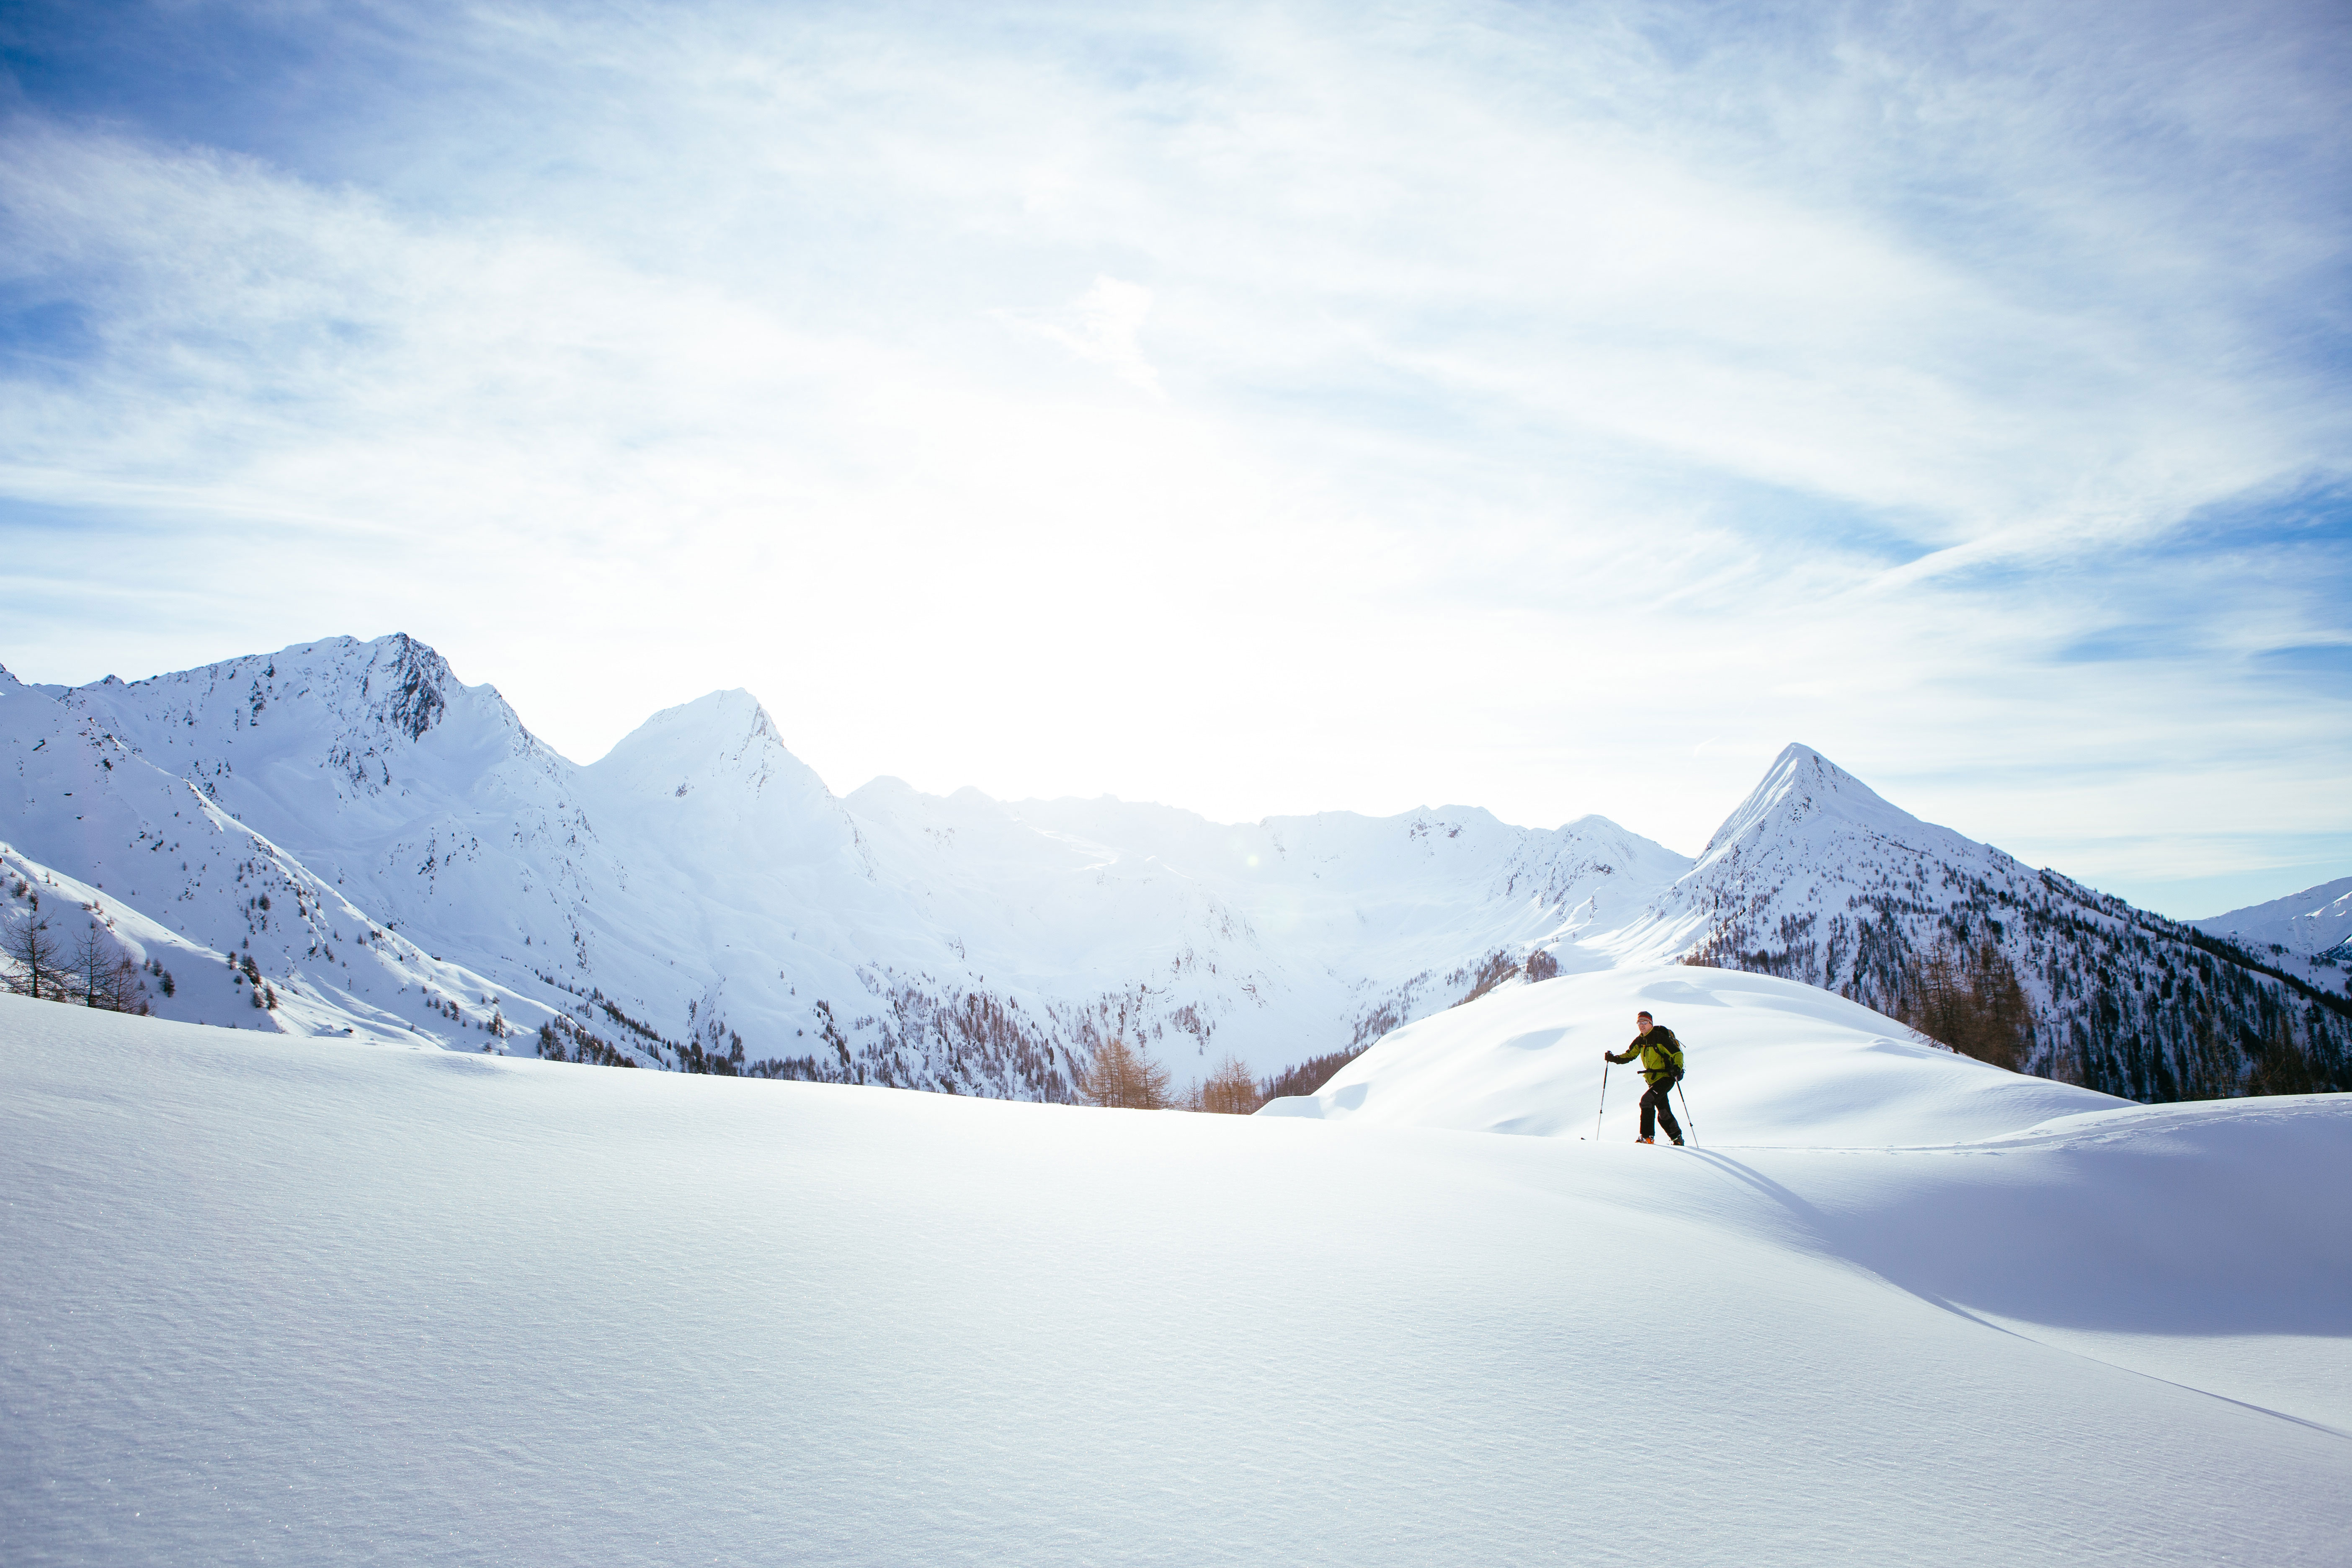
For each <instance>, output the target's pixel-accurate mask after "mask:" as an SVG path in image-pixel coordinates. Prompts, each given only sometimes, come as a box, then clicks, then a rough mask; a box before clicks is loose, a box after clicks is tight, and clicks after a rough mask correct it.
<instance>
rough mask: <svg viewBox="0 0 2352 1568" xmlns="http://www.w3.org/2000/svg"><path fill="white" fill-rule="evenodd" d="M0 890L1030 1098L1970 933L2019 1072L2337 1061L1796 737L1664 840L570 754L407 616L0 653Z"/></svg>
mask: <svg viewBox="0 0 2352 1568" xmlns="http://www.w3.org/2000/svg"><path fill="white" fill-rule="evenodd" d="M0 747H5V753H6V755H7V757H8V759H9V761H10V763H11V764H12V766H11V768H10V770H9V783H8V784H6V785H5V789H6V790H7V791H8V793H7V794H5V795H0V869H5V873H6V876H5V880H0V908H13V909H15V910H16V911H18V912H19V913H20V914H21V915H23V916H25V917H26V918H33V919H47V920H48V921H51V922H52V924H53V925H54V926H56V927H57V928H58V930H59V931H66V929H67V928H68V927H74V926H76V925H77V922H79V924H80V925H81V926H85V927H86V926H87V924H88V923H89V921H93V920H94V921H97V922H98V923H99V924H100V927H101V928H102V929H103V930H104V931H106V932H107V933H108V940H109V941H110V942H111V943H112V944H113V945H114V947H115V948H116V949H118V950H119V951H120V952H121V953H123V954H124V955H125V956H126V957H127V958H129V959H130V960H131V961H132V962H133V963H136V964H137V965H138V966H139V973H140V974H141V983H142V984H144V985H145V986H146V987H147V997H146V1000H147V1003H148V1005H150V1006H151V1007H152V1010H153V1011H155V1012H157V1013H159V1014H161V1015H163V1016H169V1017H174V1018H180V1019H184V1020H189V1021H195V1022H211V1023H227V1024H242V1025H244V1026H248V1027H251V1026H260V1027H268V1028H275V1029H278V1030H279V1031H283V1032H291V1033H296V1034H321V1033H332V1034H339V1035H350V1036H354V1037H379V1038H394V1037H397V1038H410V1039H416V1040H422V1041H430V1042H435V1043H438V1044H440V1045H443V1046H446V1047H452V1048H457V1049H466V1050H491V1051H505V1052H513V1051H518V1050H520V1051H531V1052H536V1053H538V1054H541V1055H561V1056H562V1057H564V1058H566V1059H570V1060H582V1061H599V1062H604V1063H607V1064H611V1065H622V1064H626V1065H632V1066H639V1067H646V1068H671V1069H683V1070H688V1071H718V1072H729V1073H741V1074H758V1075H763V1076H768V1077H784V1078H799V1079H822V1080H829V1081H851V1082H863V1083H870V1084H881V1085H892V1086H899V1087H908V1088H919V1089H934V1090H940V1091H944V1092H951V1093H966V1094H978V1095H983V1096H991V1097H997V1098H1011V1099H1029V1100H1063V1099H1067V1098H1068V1097H1069V1096H1070V1094H1071V1092H1072V1077H1073V1073H1074V1070H1075V1068H1076V1064H1077V1063H1078V1062H1079V1061H1080V1060H1081V1059H1082V1058H1084V1057H1085V1055H1086V1053H1087V1052H1088V1051H1089V1050H1090V1049H1091V1048H1093V1047H1096V1046H1097V1045H1098V1044H1100V1043H1101V1042H1102V1041H1104V1040H1106V1039H1108V1038H1111V1037H1120V1038H1124V1039H1127V1040H1129V1041H1130V1042H1131V1043H1136V1044H1139V1045H1141V1046H1142V1047H1145V1048H1146V1049H1147V1050H1149V1051H1150V1052H1151V1053H1152V1054H1154V1055H1156V1056H1158V1057H1160V1058H1162V1059H1163V1060H1166V1061H1167V1062H1169V1063H1170V1065H1171V1067H1172V1068H1173V1069H1174V1071H1175V1073H1176V1076H1177V1077H1178V1079H1180V1080H1181V1079H1184V1078H1186V1077H1188V1076H1189V1077H1199V1076H1201V1075H1202V1074H1204V1073H1205V1072H1207V1071H1208V1070H1209V1069H1210V1068H1212V1067H1213V1066H1214V1065H1215V1064H1216V1063H1217V1062H1219V1061H1221V1060H1223V1058H1227V1057H1232V1058H1237V1059H1239V1060H1240V1061H1241V1062H1242V1063H1244V1065H1245V1066H1246V1067H1247V1068H1249V1069H1250V1070H1251V1071H1252V1072H1253V1073H1254V1074H1257V1075H1261V1076H1265V1077H1268V1078H1272V1077H1274V1076H1275V1075H1277V1074H1280V1073H1281V1072H1282V1071H1283V1069H1285V1068H1290V1067H1292V1066H1293V1065H1294V1064H1298V1063H1302V1062H1308V1061H1316V1060H1336V1058H1345V1057H1347V1056H1349V1055H1350V1054H1352V1053H1353V1052H1355V1051H1358V1050H1360V1049H1361V1048H1362V1047H1365V1046H1367V1045H1369V1044H1370V1042H1371V1041H1373V1040H1374V1039H1377V1038H1379V1037H1381V1035H1383V1034H1385V1033H1387V1032H1389V1031H1390V1030H1391V1029H1394V1028H1396V1027H1398V1026H1402V1025H1404V1024H1407V1023H1410V1022H1412V1020H1414V1019H1417V1018H1421V1017H1425V1016H1429V1015H1430V1014H1432V1013H1434V1012H1437V1011H1440V1010H1442V1009H1444V1008H1446V1007H1449V1006H1452V1005H1456V1004H1458V1003H1460V1002H1462V1001H1464V1000H1465V999H1468V998H1470V997H1474V996H1476V995H1479V994H1484V993H1486V992H1488V991H1491V990H1493V989H1495V988H1496V987H1497V986H1500V985H1505V984H1524V983H1527V982H1528V981H1531V980H1540V979H1543V978H1547V977H1549V976H1550V975H1552V974H1555V973H1578V972H1589V971H1592V970H1597V969H1604V968H1613V967H1619V966H1623V965H1629V964H1650V963H1662V962H1670V961H1675V960H1680V961H1683V962H1685V963H1701V964H1713V965H1717V966H1719V967H1726V968H1734V969H1743V970H1749V971H1754V972H1758V973H1769V974H1775V975H1780V976H1782V977H1784V978H1789V979H1795V980H1801V981H1803V982H1806V983H1808V984H1812V985H1816V986H1820V987H1822V988H1824V989H1827V990H1830V991H1833V992H1837V993H1839V994H1843V995H1845V996H1848V997H1850V998H1853V999H1854V1000H1857V1001H1861V1002H1863V1003H1864V1004H1865V1005H1870V1006H1873V1007H1876V1008H1879V1009H1880V1010H1882V1011H1886V1012H1891V1013H1895V1014H1898V1015H1902V1016H1909V1015H1908V1014H1906V1010H1905V1009H1906V997H1907V996H1909V994H1910V993H1911V991H1912V990H1914V989H1916V984H1917V975H1918V973H1919V970H1920V965H1921V963H1922V961H1923V959H1924V957H1925V956H1926V955H1927V954H1929V953H1931V952H1935V951H1937V949H1938V948H1939V947H1942V948H1947V949H1950V950H1952V951H1958V952H1975V951H1981V950H1983V949H1985V948H1987V947H1990V948H1991V949H1992V950H1994V951H1997V952H1999V953H2000V955H2001V956H2002V958H2003V961H2004V962H2005V963H2006V964H2007V965H2008V966H2009V968H2010V969H2011V970H2013V972H2014V973H2015V975H2016V977H2017V980H2018V983H2019V984H2020V986H2021V990H2022V993H2023V994H2024V996H2025V998H2026V999H2027V1001H2028V1003H2029V1004H2030V1006H2031V1009H2032V1022H2031V1029H2030V1040H2029V1042H2028V1044H2027V1047H2026V1048H2025V1051H2024V1057H2023V1065H2025V1066H2026V1067H2028V1068H2031V1069H2032V1070H2034V1071H2038V1072H2042V1073H2044V1074H2046V1075H2053V1076H2059V1077H2064V1078H2068V1079H2073V1080H2074V1081H2078V1082H2081V1083H2084V1084H2086V1085H2088V1086H2090V1087H2093V1088H2096V1089H2103V1090H2105V1091H2107V1092H2111V1093H2116V1094H2121V1095H2126V1096H2127V1097H2130V1098H2134V1099H2140V1100H2168V1099H2177V1098H2183V1097H2185V1096H2192V1095H2197V1094H2203V1093H2216V1092H2231V1091H2233V1090H2234V1089H2236V1088H2237V1087H2239V1086H2241V1085H2242V1084H2244V1083H2245V1082H2247V1081H2249V1079H2251V1078H2257V1077H2260V1076H2261V1075H2262V1074H2263V1072H2265V1071H2269V1070H2272V1069H2273V1068H2276V1067H2277V1065H2278V1064H2279V1063H2280V1062H2283V1061H2288V1060H2293V1061H2295V1062H2300V1063H2302V1064H2305V1068H2304V1070H2305V1073H2306V1076H2307V1077H2308V1076H2310V1075H2313V1074H2315V1075H2316V1079H2315V1081H2316V1082H2317V1083H2318V1084H2319V1085H2320V1086H2326V1085H2328V1084H2339V1086H2341V1085H2340V1081H2339V1080H2344V1079H2345V1077H2346V1064H2347V1060H2352V1000H2347V993H2346V986H2345V983H2344V979H2343V975H2344V972H2345V969H2346V966H2347V955H2346V953H2345V951H2344V949H2343V946H2342V942H2343V936H2344V933H2343V932H2341V931H2337V930H2336V926H2333V925H2329V924H2327V923H2326V921H2305V924H2304V925H2302V926H2297V925H2294V923H2293V921H2294V919H2295V918H2297V917H2296V915H2295V914H2294V913H2292V912H2281V911H2278V910H2272V911H2271V912H2270V913H2269V914H2263V910H2268V909H2269V906H2263V910H2252V911H2240V913H2241V914H2242V915H2244V916H2246V917H2247V920H2246V921H2245V922H2243V924H2242V929H2241V928H2240V927H2233V926H2232V925H2231V924H2230V921H2231V917H2216V918H2215V919H2214V920H2212V921H2202V922H2200V923H2199V924H2196V925H2190V924H2185V923H2182V922H2179V921H2170V920H2167V919H2165V918H2163V917H2161V916H2158V915H2155V914H2152V913H2150V912H2148V911H2146V910H2137V909H2134V908H2132V907H2131V906H2129V905H2127V904H2126V903H2124V902H2122V901H2121V900H2116V899H2113V898H2110V897H2107V896H2105V895H2102V894H2100V893H2097V892H2095V891H2094V890H2093V889H2088V888H2085V887H2083V886H2081V885H2080V884H2077V883H2075V882H2074V881H2072V880H2070V879H2067V878H2065V877H2063V876H2062V875H2060V874H2058V873H2056V872H2054V871H2050V870H2034V869H2030V868H2027V867H2025V866H2023V865H2022V864H2021V863H2020V862H2018V861H2017V860H2015V859H2013V858H2011V857H2010V856H2008V855H2006V854H2004V853H2002V852H2001V851H2000V850H1998V849H1996V848H1993V847H1990V846H1987V845H1983V844H1979V843H1977V842H1975V841H1973V840H1971V839H1969V838H1967V837H1962V836H1961V835H1959V834H1957V833H1954V832H1951V831H1950V830H1948V829H1946V828H1942V827H1937V826H1933V825H1930V824H1927V823H1924V822H1921V821H1920V820H1918V819H1917V818H1916V817H1913V816H1910V815H1908V814H1907V813H1905V812H1903V811H1901V810H1899V809H1898V808H1896V807H1895V806H1894V805H1890V804H1889V803H1887V802H1886V801H1885V800H1883V799H1881V798H1880V797H1879V796H1878V795H1875V794H1874V793H1873V792H1872V791H1871V790H1870V789H1869V788H1868V787H1867V786H1866V785H1864V784H1862V783H1861V781H1859V780H1858V779H1856V778H1854V777H1853V775H1852V774H1849V773H1845V772H1843V770H1841V769H1839V768H1838V767H1836V766H1835V765H1834V764H1833V763H1831V762H1830V761H1829V760H1828V759H1827V758H1825V757H1823V756H1822V755H1821V754H1820V753H1819V752H1814V751H1812V750H1811V749H1810V748H1808V747H1804V746H1799V745H1792V746H1790V747H1789V748H1788V749H1787V750H1785V751H1784V752H1782V753H1781V754H1780V757H1779V758H1778V759H1776V760H1775V762H1774V763H1773V764H1772V766H1771V767H1770V769H1769V770H1768V772H1767V773H1766V775H1765V777H1764V778H1763V780H1762V781H1761V782H1760V783H1759V784H1758V785H1757V787H1756V789H1755V790H1754V791H1753V792H1752V793H1751V794H1750V795H1748V798H1747V800H1745V801H1744V802H1742V803H1741V804H1740V805H1739V806H1738V808H1737V809H1736V810H1734V811H1733V812H1732V814H1731V815H1730V816H1728V817H1727V818H1726V820H1725V822H1724V824H1723V826H1721V827H1720V828H1719V829H1717V832H1716V834H1715V836H1714V837H1712V838H1711V839H1710V840H1709V841H1708V843H1707V845H1706V848H1705V849H1704V850H1703V851H1702V852H1701V854H1700V855H1699V856H1698V857H1697V858H1696V859H1693V858H1687V857H1685V856H1682V855H1678V854H1676V853H1675V852H1674V851H1673V850H1670V849H1668V848H1666V847H1664V846H1662V845H1659V844H1656V843H1654V842H1652V841H1650V840H1648V839H1646V838H1643V837H1640V836H1639V835H1637V834H1634V833H1632V832H1629V831H1628V830H1626V829H1624V828H1622V827H1621V826H1617V825H1616V824H1615V823H1612V822H1610V821H1608V820H1607V819H1605V818H1601V817H1598V816H1587V817H1583V818H1580V819H1579V820H1577V821H1574V822H1571V823H1569V824H1567V825H1566V826H1561V827H1559V828H1556V829H1551V830H1541V829H1530V828H1523V827H1517V826H1510V825H1507V824H1505V823H1503V822H1500V821H1498V820H1497V819H1496V818H1495V817H1494V816H1492V815H1491V814H1489V813H1487V812H1486V811H1483V810H1480V809H1478V808H1475V807H1467V806H1445V807H1440V808H1423V809H1420V810H1416V811H1412V812H1406V813H1402V814H1401V815H1399V816H1391V817H1380V818H1375V817H1367V816H1358V815H1356V814H1353V813H1347V812H1326V813H1321V814H1318V815H1315V816H1290V817H1270V818H1267V819H1265V821H1262V822H1258V823H1255V824H1245V825H1228V824H1218V823H1213V822H1210V821H1208V820H1206V819H1204V818H1202V817H1200V816H1195V815H1193V814H1192V813H1189V812H1184V811H1181V810H1176V809H1173V808H1171V807H1167V806H1161V805H1138V804H1133V803H1129V802H1123V801H1118V800H1116V799H1110V798H1103V799H1098V800H1076V799H1063V800H1052V801H1035V800H1032V801H1020V802H1012V803H1006V802H999V801H995V800H992V799H991V798H989V797H988V796H986V795H982V794H980V793H979V792H977V791H974V790H970V789H967V790H962V791H959V792H957V793H956V794H954V795H946V796H938V795H925V794H922V793H920V792H918V791H916V790H914V789H912V788H910V787H909V786H908V785H907V784H903V783H901V782H899V781H898V780H895V779H887V778H885V779H877V780H876V781H874V782H873V783H871V784H866V785H865V786H864V787H863V788H860V789H858V790H856V791H854V792H852V793H851V794H849V795H846V796H835V795H833V794H832V793H831V792H830V791H829V790H828V789H827V788H826V787H825V785H824V783H823V781H821V780H820V779H819V778H818V777H817V775H816V774H815V773H814V772H813V771H811V770H810V769H809V768H808V767H807V766H806V765H804V764H803V763H801V762H800V761H799V760H798V759H796V758H795V757H793V754H792V753H791V752H790V751H788V750H787V749H786V747H785V745H784V743H783V742H782V738H781V737H780V736H779V735H778V734H777V732H776V729H775V725H774V724H773V722H772V721H771V720H770V718H769V716H768V714H767V713H766V712H765V710H762V709H761V706H760V704H759V703H758V702H757V701H756V700H753V699H752V698H751V696H750V695H749V694H748V693H745V692H742V691H721V692H714V693H711V694H710V695H709V696H706V697H703V698H700V699H698V700H695V701H692V702H688V703H686V704H684V705H682V706H679V707H677V708H672V709H668V710H664V711H663V712H660V713H657V714H656V715H654V717H652V718H651V719H649V720H648V721H646V723H645V724H643V725H642V726H640V727H639V728H638V729H637V730H636V731H634V732H633V733H631V734H630V735H629V736H628V737H627V738H626V739H625V740H624V741H622V742H621V743H620V744H619V745H617V746H615V747H614V749H613V750H612V752H610V753H609V754H607V755H606V756H604V758H602V759H600V760H599V761H597V762H595V763H591V764H587V765H584V766H583V765H581V764H577V763H572V762H571V761H569V760H567V759H565V758H564V757H562V756H561V755H559V754H558V753H557V752H555V751H554V750H553V749H551V747H549V746H548V745H546V744H545V743H544V742H541V741H540V740H539V739H538V738H537V737H536V736H534V735H532V734H531V733H530V731H529V730H528V729H527V728H526V727H525V726H524V724H523V723H522V721H521V720H520V718H519V717H518V716H517V715H516V713H515V712H514V710H512V709H511V708H510V707H509V705H508V704H507V703H506V701H505V700H503V699H502V698H501V697H500V696H499V693H498V692H497V690H496V689H494V688H492V687H490V686H488V685H477V686H467V685H466V684H464V683H462V682H460V681H459V680H457V679H456V677H455V676H454V675H453V674H452V673H451V671H450V669H449V667H448V665H447V663H446V660H444V659H443V658H441V656H440V655H439V654H437V653H436V652H435V651H434V650H433V649H431V648H430V647H425V645H423V644H421V643H419V642H417V641H415V639H413V638H410V637H404V636H393V637H382V638H378V639H376V640H374V641H370V642H362V641H358V640H355V639H352V638H348V637H338V638H331V639H327V640H324V641H320V642H315V643H310V644H303V645H299V646H296V647H288V648H285V649H282V650H280V651H278V652H277V653H275V654H262V655H255V656H251V657H248V658H238V659H232V660H228V661H226V662H224V663H220V664H215V665H208V666H205V667H202V668H195V669H190V670H184V671H180V672H177V673H173V674H169V675H162V676H157V677H155V678H153V679H146V680H141V681H136V682H131V683H125V682H123V681H121V680H118V679H113V678H111V677H110V678H108V679H105V680H102V681H99V682H95V683H93V684H91V685H88V686H81V687H73V688H64V687H53V686H33V685H27V684H25V683H22V682H19V681H18V680H16V679H15V678H14V677H13V676H10V675H8V674H7V673H6V672H5V670H0ZM2330 886H2331V887H2333V886H2335V885H2333V884H2331V885H2330ZM2339 890H2352V884H2347V887H2346V889H2339ZM2321 891H2325V889H2315V892H2321ZM2323 901H2324V900H2323ZM36 905H37V906H38V912H37V913H36V912H35V909H34V906H36ZM2316 907H2318V906H2315V908H2316ZM2303 912H2304V913H2308V912H2309V911H2303ZM2265 921H2267V922H2268V923H2263V922H2265ZM2282 922H2284V923H2282ZM2331 933H2333V934H2332V936H2331ZM167 976H168V980H167ZM1308 1087H1312V1086H1311V1085H1309V1086H1308Z"/></svg>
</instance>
